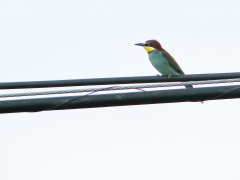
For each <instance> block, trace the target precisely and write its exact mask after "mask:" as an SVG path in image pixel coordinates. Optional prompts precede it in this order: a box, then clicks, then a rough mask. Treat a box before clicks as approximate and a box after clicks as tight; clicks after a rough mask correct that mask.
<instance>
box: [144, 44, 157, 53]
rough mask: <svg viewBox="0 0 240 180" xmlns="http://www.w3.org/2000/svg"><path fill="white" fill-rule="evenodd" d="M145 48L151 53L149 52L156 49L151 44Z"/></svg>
mask: <svg viewBox="0 0 240 180" xmlns="http://www.w3.org/2000/svg"><path fill="white" fill-rule="evenodd" d="M143 47H144V49H145V50H146V51H147V52H148V53H149V52H152V51H153V50H155V48H153V47H150V46H143Z"/></svg>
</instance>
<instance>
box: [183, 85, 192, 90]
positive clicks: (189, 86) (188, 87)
mask: <svg viewBox="0 0 240 180" xmlns="http://www.w3.org/2000/svg"><path fill="white" fill-rule="evenodd" d="M185 87H186V88H187V89H190V88H193V86H192V85H185Z"/></svg>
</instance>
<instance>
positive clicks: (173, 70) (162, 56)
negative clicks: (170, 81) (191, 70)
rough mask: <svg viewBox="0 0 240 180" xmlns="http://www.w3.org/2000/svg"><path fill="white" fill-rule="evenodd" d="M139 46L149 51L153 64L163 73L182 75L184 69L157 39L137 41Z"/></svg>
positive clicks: (190, 86)
mask: <svg viewBox="0 0 240 180" xmlns="http://www.w3.org/2000/svg"><path fill="white" fill-rule="evenodd" d="M135 45H137V46H143V47H144V49H145V50H146V51H147V53H148V57H149V59H150V61H151V63H152V65H153V66H154V67H155V68H156V69H157V71H159V72H160V73H161V74H162V75H167V76H168V77H170V76H171V75H182V74H184V72H183V70H182V69H181V68H180V66H179V65H178V63H177V62H176V61H175V59H174V58H173V57H172V56H171V55H170V54H169V53H168V52H167V51H166V50H165V49H163V48H162V46H161V44H160V43H159V42H158V41H157V40H148V41H146V42H145V43H137V44H135ZM185 87H186V88H193V86H192V85H185Z"/></svg>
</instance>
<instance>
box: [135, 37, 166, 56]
mask: <svg viewBox="0 0 240 180" xmlns="http://www.w3.org/2000/svg"><path fill="white" fill-rule="evenodd" d="M135 45H136V46H143V47H144V49H145V50H146V51H147V52H148V53H149V52H152V51H153V50H158V51H164V49H163V48H162V46H161V44H160V43H159V42H158V41H157V40H147V41H146V42H145V43H137V44H135Z"/></svg>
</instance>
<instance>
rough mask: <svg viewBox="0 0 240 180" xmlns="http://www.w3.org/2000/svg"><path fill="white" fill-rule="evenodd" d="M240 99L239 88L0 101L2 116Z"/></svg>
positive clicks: (221, 87) (226, 87)
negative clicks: (4, 114) (6, 114)
mask: <svg viewBox="0 0 240 180" xmlns="http://www.w3.org/2000/svg"><path fill="white" fill-rule="evenodd" d="M233 98H240V85H237V86H219V87H207V88H193V89H175V90H159V91H147V92H133V93H116V94H103V95H91V96H69V97H51V98H39V99H23V100H10V101H0V113H15V112H36V111H45V110H63V109H81V108H95V107H110V106H126V105H140V104H158V103H175V102H187V101H194V102H195V101H207V100H217V99H233Z"/></svg>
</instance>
